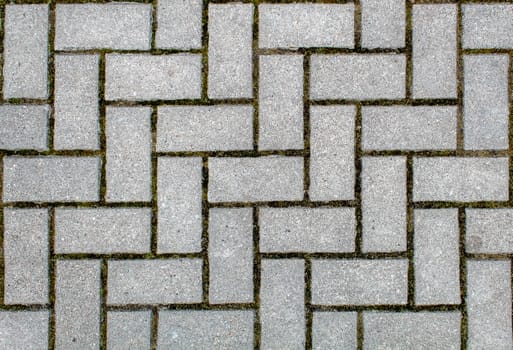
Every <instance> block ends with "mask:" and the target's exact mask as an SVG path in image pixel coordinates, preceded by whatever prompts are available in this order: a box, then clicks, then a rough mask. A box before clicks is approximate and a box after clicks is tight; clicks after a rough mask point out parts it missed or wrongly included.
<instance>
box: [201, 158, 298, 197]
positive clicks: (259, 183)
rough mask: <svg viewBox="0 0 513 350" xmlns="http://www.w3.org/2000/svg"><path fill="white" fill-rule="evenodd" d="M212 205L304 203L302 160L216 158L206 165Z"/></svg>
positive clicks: (210, 159)
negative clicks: (223, 203)
mask: <svg viewBox="0 0 513 350" xmlns="http://www.w3.org/2000/svg"><path fill="white" fill-rule="evenodd" d="M208 173H209V185H208V199H209V201H211V202H260V201H287V200H289V201H290V200H301V199H303V158H301V157H284V156H269V157H258V158H245V157H238V158H234V157H233V158H232V157H218V158H215V157H214V158H209V161H208Z"/></svg>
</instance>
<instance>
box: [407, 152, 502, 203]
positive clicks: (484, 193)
mask: <svg viewBox="0 0 513 350" xmlns="http://www.w3.org/2000/svg"><path fill="white" fill-rule="evenodd" d="M508 182H509V173H508V158H484V157H481V158H456V157H432V158H421V157H416V158H414V159H413V200H414V201H458V202H472V201H487V200H495V201H500V200H507V199H508Z"/></svg>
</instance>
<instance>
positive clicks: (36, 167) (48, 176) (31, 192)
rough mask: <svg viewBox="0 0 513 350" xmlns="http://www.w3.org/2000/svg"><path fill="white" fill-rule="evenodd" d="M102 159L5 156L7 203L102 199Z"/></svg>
mask: <svg viewBox="0 0 513 350" xmlns="http://www.w3.org/2000/svg"><path fill="white" fill-rule="evenodd" d="M99 171H100V159H99V158H95V157H61V156H51V157H27V158H24V157H16V156H15V157H5V158H4V170H3V175H4V179H3V200H4V201H5V202H23V201H36V202H78V201H96V200H98V195H99V190H100V185H99V182H100V179H99V178H100V174H99Z"/></svg>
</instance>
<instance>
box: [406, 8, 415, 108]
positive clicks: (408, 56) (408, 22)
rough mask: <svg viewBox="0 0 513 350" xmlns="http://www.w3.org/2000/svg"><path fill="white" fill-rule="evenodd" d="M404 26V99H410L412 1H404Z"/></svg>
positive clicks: (411, 81) (411, 84)
mask: <svg viewBox="0 0 513 350" xmlns="http://www.w3.org/2000/svg"><path fill="white" fill-rule="evenodd" d="M405 10H406V23H405V24H406V26H405V29H404V30H405V48H406V50H405V55H406V75H405V80H406V86H405V87H406V89H405V93H406V98H407V99H412V86H413V57H412V56H413V54H412V52H413V48H412V45H413V34H412V12H413V4H412V1H410V0H406V3H405Z"/></svg>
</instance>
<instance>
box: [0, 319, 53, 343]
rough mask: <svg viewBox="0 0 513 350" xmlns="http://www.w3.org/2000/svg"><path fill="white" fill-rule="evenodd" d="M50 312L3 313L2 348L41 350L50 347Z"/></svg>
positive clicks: (0, 341)
mask: <svg viewBox="0 0 513 350" xmlns="http://www.w3.org/2000/svg"><path fill="white" fill-rule="evenodd" d="M48 320H49V312H48V311H1V312H0V334H1V335H2V336H1V337H0V348H2V349H23V350H41V349H46V348H47V346H48Z"/></svg>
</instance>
